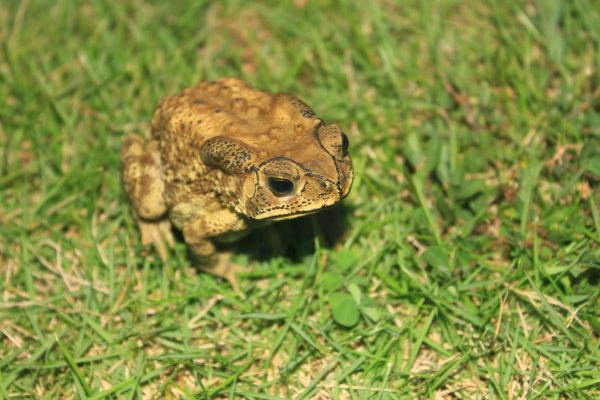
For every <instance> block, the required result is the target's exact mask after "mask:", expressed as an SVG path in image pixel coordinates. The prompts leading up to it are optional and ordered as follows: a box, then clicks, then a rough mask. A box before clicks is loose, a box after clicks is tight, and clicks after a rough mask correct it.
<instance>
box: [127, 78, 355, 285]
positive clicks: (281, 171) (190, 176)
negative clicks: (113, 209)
mask: <svg viewBox="0 0 600 400" xmlns="http://www.w3.org/2000/svg"><path fill="white" fill-rule="evenodd" d="M151 133H152V134H151V136H152V137H151V138H150V139H148V140H144V139H142V138H141V137H140V136H138V135H136V134H131V135H129V136H128V137H127V138H126V139H125V141H124V143H123V146H122V149H121V161H122V167H123V171H122V174H123V182H124V186H125V191H126V192H127V195H128V196H129V199H130V201H131V203H132V205H133V209H134V210H135V214H136V217H137V220H138V224H139V227H140V231H141V236H142V242H143V243H144V244H150V243H151V244H153V245H154V247H155V248H156V249H157V251H158V253H159V255H160V256H161V258H162V259H163V260H165V259H166V256H167V250H166V245H169V246H172V244H173V237H172V234H171V225H175V227H177V228H178V229H180V230H181V231H182V232H183V237H184V239H185V242H186V243H187V244H188V245H189V246H190V248H191V250H192V252H193V253H194V255H196V256H197V258H198V259H199V261H200V264H201V265H200V267H201V268H202V269H204V270H207V271H209V272H211V273H213V274H215V275H218V276H221V277H224V278H226V279H228V280H229V281H230V282H232V283H233V284H234V285H235V277H234V271H235V270H236V268H235V266H234V265H232V264H231V263H230V262H229V256H228V255H227V254H223V253H221V254H217V253H216V251H215V246H214V244H213V240H216V241H233V240H236V239H238V238H240V237H241V236H242V235H243V234H244V233H245V232H247V231H248V230H249V229H251V228H253V227H255V226H257V225H260V224H261V223H264V222H265V221H276V220H282V219H287V218H295V217H299V216H302V215H306V214H309V213H312V212H315V211H317V210H320V209H322V208H324V207H328V206H331V205H334V204H336V203H338V202H339V201H340V200H341V199H343V198H344V197H345V196H346V195H347V194H348V191H349V190H350V186H351V184H352V161H351V159H350V154H349V153H348V138H347V137H346V135H345V134H344V133H343V132H342V130H341V129H340V128H339V127H338V126H337V125H335V124H327V123H325V122H323V121H322V120H321V119H320V118H318V117H317V116H316V115H315V113H314V112H313V111H312V110H311V109H310V108H309V107H308V106H307V105H306V104H304V103H303V102H302V101H300V100H299V99H297V98H295V97H293V96H290V95H288V94H284V93H276V94H274V93H268V92H263V91H260V90H256V89H253V88H252V87H250V86H249V85H248V84H246V83H244V82H243V81H241V80H239V79H235V78H225V79H220V80H218V81H215V82H207V81H201V82H200V83H198V84H197V85H196V86H194V87H192V88H188V89H185V90H184V91H183V92H181V93H179V94H176V95H174V96H170V97H166V98H165V99H163V100H162V101H161V102H160V104H159V105H158V107H157V109H156V112H155V114H154V117H153V119H152V127H151Z"/></svg>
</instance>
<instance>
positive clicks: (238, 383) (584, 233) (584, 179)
mask: <svg viewBox="0 0 600 400" xmlns="http://www.w3.org/2000/svg"><path fill="white" fill-rule="evenodd" d="M599 68H600V7H599V6H598V2H596V1H595V0H570V1H558V0H539V1H515V0H507V1H483V0H481V1H475V0H471V1H459V0H439V1H429V0H427V1H422V0H414V1H391V0H379V1H350V0H344V1H316V0H314V1H311V0H295V1H286V2H279V1H270V2H249V1H242V0H227V1H214V2H210V1H189V2H184V1H177V2H161V1H141V0H130V1H122V2H116V1H114V2H113V1H101V0H96V1H73V0H55V1H49V0H29V1H28V0H22V1H16V0H2V1H1V2H0V399H26V398H36V399H59V398H60V399H62V398H91V399H112V398H115V399H117V398H118V399H136V398H140V399H141V398H144V399H147V398H155V399H163V398H167V399H169V398H187V399H192V398H194V399H210V398H247V399H288V398H289V399H311V398H312V399H329V398H332V399H403V398H431V399H446V398H471V399H478V398H486V399H496V398H497V399H598V398H600V338H599V336H600V209H599V206H600V192H599V191H598V188H599V185H600V70H599ZM223 76H236V77H239V78H242V79H245V80H247V81H248V82H250V83H251V84H252V85H254V86H256V87H259V88H262V89H265V90H272V91H286V92H290V93H293V94H295V95H297V96H299V97H300V98H302V99H303V100H305V101H306V102H307V103H308V104H310V105H311V106H312V107H313V108H314V109H315V110H316V112H317V113H318V114H319V115H320V116H321V117H322V118H324V119H325V120H327V121H335V122H338V123H339V124H340V125H341V126H342V127H343V128H344V130H345V132H346V133H347V135H348V137H349V138H350V152H351V154H352V157H353V161H354V173H355V180H354V185H353V188H352V191H351V193H350V195H349V196H348V198H347V199H346V200H345V201H344V202H343V205H342V206H340V207H337V208H335V209H333V210H330V211H326V212H324V213H323V214H320V215H318V216H312V217H305V218H302V219H299V220H295V221H289V222H282V223H279V224H274V225H271V226H269V227H267V228H265V229H263V230H260V231H256V232H254V233H253V234H251V235H250V236H248V237H247V238H245V239H244V240H242V241H241V242H239V243H237V244H234V245H232V247H231V248H232V249H233V250H234V251H235V253H236V255H235V257H234V260H235V261H236V262H237V263H238V264H244V265H249V266H250V267H251V269H250V272H248V273H245V274H242V275H241V276H240V277H239V282H240V286H241V290H242V292H243V293H236V292H234V291H233V290H232V288H231V287H230V286H229V285H228V284H227V283H225V282H223V281H222V280H219V279H217V278H215V277H213V276H211V275H208V274H205V273H202V272H201V271H199V270H198V269H197V268H195V267H194V265H193V263H192V259H191V258H190V255H189V253H188V250H187V248H186V246H185V244H184V243H183V241H182V240H181V238H179V240H178V242H177V245H176V247H175V249H174V250H173V251H171V252H170V255H169V260H168V262H167V263H163V262H161V260H160V258H159V257H158V255H157V253H156V252H155V251H154V250H153V249H151V248H145V247H143V246H142V245H141V243H140V237H139V232H138V230H137V226H136V224H135V220H134V218H133V214H132V212H131V210H130V208H129V205H128V202H127V199H126V196H125V194H124V192H123V190H122V186H121V182H120V176H119V170H120V162H119V148H120V144H121V141H122V139H123V137H124V136H125V135H126V134H128V133H130V132H138V133H141V134H146V135H147V134H148V126H149V121H150V118H151V116H152V113H153V110H154V108H155V107H156V104H157V102H158V101H159V99H161V98H162V97H163V96H165V95H168V94H173V93H176V92H178V91H180V90H182V89H183V88H185V87H188V86H191V85H193V84H195V83H196V82H197V81H199V80H201V79H217V78H219V77H223Z"/></svg>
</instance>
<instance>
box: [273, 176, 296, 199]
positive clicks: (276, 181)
mask: <svg viewBox="0 0 600 400" xmlns="http://www.w3.org/2000/svg"><path fill="white" fill-rule="evenodd" d="M268 183H269V189H271V192H273V194H274V195H275V196H287V195H288V194H290V193H292V192H293V191H294V183H293V182H292V181H290V180H288V179H282V178H269V179H268Z"/></svg>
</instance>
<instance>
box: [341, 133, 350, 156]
mask: <svg viewBox="0 0 600 400" xmlns="http://www.w3.org/2000/svg"><path fill="white" fill-rule="evenodd" d="M349 144H350V142H348V136H346V134H345V133H342V152H344V153H345V152H347V151H348V145H349Z"/></svg>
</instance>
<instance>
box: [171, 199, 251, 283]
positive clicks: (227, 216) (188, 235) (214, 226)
mask: <svg viewBox="0 0 600 400" xmlns="http://www.w3.org/2000/svg"><path fill="white" fill-rule="evenodd" d="M177 211H178V209H177V207H175V209H174V210H173V212H172V213H171V215H172V216H173V215H174V214H177ZM175 218H176V216H175ZM176 219H177V218H176ZM246 229H247V225H246V222H245V221H244V220H242V219H241V218H240V217H239V216H237V215H236V214H234V213H232V212H231V211H229V210H217V211H212V212H209V213H207V214H205V215H197V216H196V217H195V218H194V219H192V220H190V221H189V222H187V223H185V224H184V225H183V228H182V231H183V237H184V239H185V242H186V243H187V244H188V245H189V246H190V249H191V250H192V253H193V254H194V256H195V257H196V259H197V260H198V262H199V267H200V268H201V269H202V270H204V271H206V272H208V273H210V274H213V275H215V276H218V277H220V278H223V279H226V280H227V281H228V282H229V283H230V284H231V286H232V287H233V289H234V290H235V291H236V292H238V293H241V290H240V287H239V284H238V281H237V277H236V274H237V273H238V272H243V271H244V270H245V268H243V267H241V266H239V265H237V264H234V263H232V262H231V261H230V258H231V253H229V252H225V253H224V252H220V253H218V252H217V251H216V249H215V245H214V244H213V242H212V241H213V240H215V239H216V238H218V237H221V236H223V235H227V234H232V233H236V232H237V233H239V232H243V231H245V230H246Z"/></svg>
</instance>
